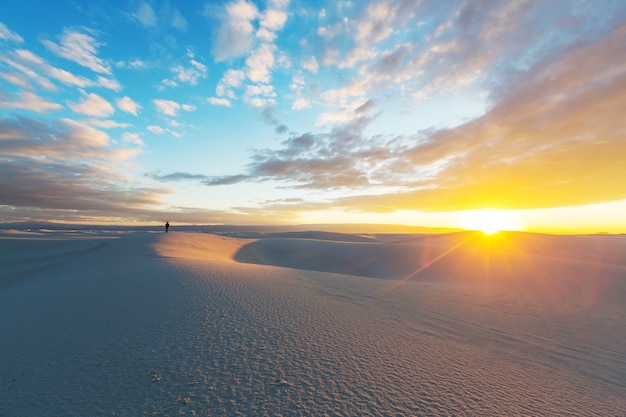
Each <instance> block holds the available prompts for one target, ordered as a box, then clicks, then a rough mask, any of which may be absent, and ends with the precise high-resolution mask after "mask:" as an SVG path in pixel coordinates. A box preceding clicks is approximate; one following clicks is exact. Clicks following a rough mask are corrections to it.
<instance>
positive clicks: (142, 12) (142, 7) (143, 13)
mask: <svg viewBox="0 0 626 417" xmlns="http://www.w3.org/2000/svg"><path fill="white" fill-rule="evenodd" d="M133 17H134V18H135V19H137V20H138V21H139V23H141V24H142V25H143V26H145V27H152V26H156V24H157V17H156V14H155V13H154V9H153V8H152V6H150V5H149V4H148V3H146V2H141V3H139V7H138V8H137V11H136V12H135V13H134V14H133Z"/></svg>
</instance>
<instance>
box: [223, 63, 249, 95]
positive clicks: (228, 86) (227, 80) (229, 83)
mask: <svg viewBox="0 0 626 417" xmlns="http://www.w3.org/2000/svg"><path fill="white" fill-rule="evenodd" d="M245 77H246V75H245V73H244V72H243V71H241V70H234V69H229V70H228V71H226V72H225V73H224V76H223V77H222V79H221V80H220V81H219V82H218V83H217V87H215V93H216V94H217V95H218V96H220V97H221V96H226V97H228V98H235V93H234V92H233V88H237V87H239V86H240V85H241V83H242V82H243V80H244V78H245Z"/></svg>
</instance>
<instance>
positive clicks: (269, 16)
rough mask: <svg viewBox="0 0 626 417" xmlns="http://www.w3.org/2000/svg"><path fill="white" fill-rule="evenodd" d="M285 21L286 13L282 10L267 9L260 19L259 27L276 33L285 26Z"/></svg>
mask: <svg viewBox="0 0 626 417" xmlns="http://www.w3.org/2000/svg"><path fill="white" fill-rule="evenodd" d="M286 21H287V13H285V12H284V11H282V10H277V9H268V10H266V11H265V13H263V16H262V17H261V26H263V27H265V28H267V29H268V30H272V31H277V30H280V29H282V28H283V26H285V22H286Z"/></svg>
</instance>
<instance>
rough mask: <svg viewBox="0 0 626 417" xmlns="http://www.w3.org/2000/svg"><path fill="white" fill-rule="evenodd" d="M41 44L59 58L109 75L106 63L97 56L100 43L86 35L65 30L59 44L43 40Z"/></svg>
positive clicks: (109, 71)
mask: <svg viewBox="0 0 626 417" xmlns="http://www.w3.org/2000/svg"><path fill="white" fill-rule="evenodd" d="M42 43H43V44H44V45H45V46H46V48H48V49H49V50H50V51H52V52H54V53H55V54H57V55H58V56H60V57H63V58H65V59H68V60H70V61H73V62H76V63H77V64H79V65H82V66H84V67H86V68H89V69H90V70H92V71H94V72H97V73H101V74H109V75H110V74H111V69H110V67H109V65H108V63H106V62H105V61H103V60H102V59H100V58H98V56H97V52H98V47H99V46H100V45H101V43H100V42H98V41H97V40H96V39H95V38H94V37H92V36H90V35H88V34H86V33H81V32H78V31H76V30H70V29H65V30H64V31H63V35H61V42H60V44H56V43H54V42H52V41H49V40H47V39H44V40H43V41H42Z"/></svg>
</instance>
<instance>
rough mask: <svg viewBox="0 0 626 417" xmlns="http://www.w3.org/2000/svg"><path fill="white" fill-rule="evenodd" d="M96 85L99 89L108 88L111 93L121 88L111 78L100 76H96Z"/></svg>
mask: <svg viewBox="0 0 626 417" xmlns="http://www.w3.org/2000/svg"><path fill="white" fill-rule="evenodd" d="M98 85H99V86H100V87H104V88H108V89H109V90H113V91H121V90H122V86H121V84H120V83H119V82H118V81H117V80H113V79H111V78H106V77H102V76H98Z"/></svg>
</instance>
